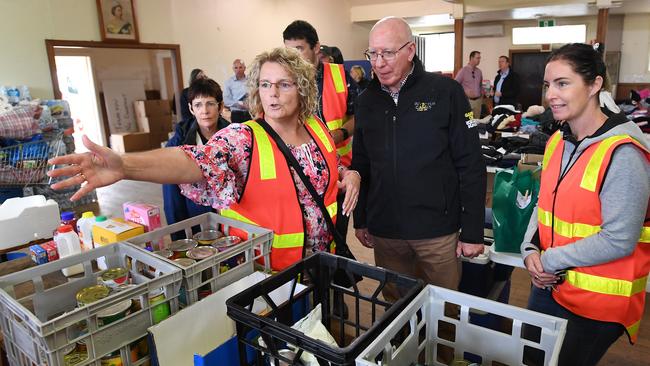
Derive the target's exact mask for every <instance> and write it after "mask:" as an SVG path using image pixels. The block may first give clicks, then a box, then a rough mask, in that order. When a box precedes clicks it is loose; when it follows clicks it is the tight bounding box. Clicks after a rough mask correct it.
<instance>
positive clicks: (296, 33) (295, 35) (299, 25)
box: [282, 20, 318, 48]
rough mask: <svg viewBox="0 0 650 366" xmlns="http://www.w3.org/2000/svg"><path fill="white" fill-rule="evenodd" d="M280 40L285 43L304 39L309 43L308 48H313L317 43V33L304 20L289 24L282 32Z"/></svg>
mask: <svg viewBox="0 0 650 366" xmlns="http://www.w3.org/2000/svg"><path fill="white" fill-rule="evenodd" d="M282 39H283V40H285V41H288V40H292V39H304V40H305V41H306V42H307V43H309V47H311V48H314V46H316V43H318V33H316V29H315V28H314V27H313V26H312V25H311V24H309V23H307V22H306V21H304V20H296V21H294V22H292V23H291V24H289V25H288V26H287V28H285V29H284V32H282Z"/></svg>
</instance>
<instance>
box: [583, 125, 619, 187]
mask: <svg viewBox="0 0 650 366" xmlns="http://www.w3.org/2000/svg"><path fill="white" fill-rule="evenodd" d="M628 137H629V136H625V135H621V136H612V137H609V138H606V139H604V140H603V141H602V142H601V143H600V144H598V148H597V149H596V151H595V152H594V154H593V155H592V156H591V159H589V162H588V163H587V168H586V169H585V173H584V175H583V176H582V181H581V182H580V187H582V188H584V189H586V190H588V191H591V192H596V184H597V183H598V175H599V173H600V166H601V165H602V164H603V159H605V154H607V151H609V148H610V147H612V145H614V144H615V143H617V142H618V141H621V140H623V139H626V138H628Z"/></svg>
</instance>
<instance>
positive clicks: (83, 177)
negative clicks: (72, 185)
mask: <svg viewBox="0 0 650 366" xmlns="http://www.w3.org/2000/svg"><path fill="white" fill-rule="evenodd" d="M78 175H79V176H80V177H81V179H83V181H84V182H86V181H88V179H86V176H85V175H84V173H79V174H78Z"/></svg>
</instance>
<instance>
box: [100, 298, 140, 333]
mask: <svg viewBox="0 0 650 366" xmlns="http://www.w3.org/2000/svg"><path fill="white" fill-rule="evenodd" d="M132 303H133V301H131V299H127V300H124V301H122V302H119V303H117V304H115V305H113V306H111V307H109V308H106V309H104V310H102V311H100V312H98V313H97V323H99V326H100V327H102V326H105V325H108V324H110V323H113V322H115V321H118V320H120V319H124V318H125V317H126V316H127V315H129V310H130V309H131V305H132Z"/></svg>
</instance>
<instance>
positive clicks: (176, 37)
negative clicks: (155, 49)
mask: <svg viewBox="0 0 650 366" xmlns="http://www.w3.org/2000/svg"><path fill="white" fill-rule="evenodd" d="M349 8H350V7H349V5H348V3H347V1H346V0H328V1H320V0H247V1H243V0H237V1H231V0H213V1H207V0H184V1H175V0H138V1H137V2H136V15H137V21H138V29H139V33H140V41H141V42H146V43H174V44H180V45H181V61H182V65H183V78H184V80H185V82H186V83H187V79H188V76H189V73H190V71H191V70H192V69H193V68H195V67H199V68H203V69H205V71H206V72H207V73H208V75H210V76H211V77H213V78H214V79H216V80H217V81H219V82H223V81H225V79H226V78H227V77H229V76H230V75H231V73H232V71H231V70H230V68H231V63H232V60H233V59H235V58H242V59H244V60H246V61H247V62H249V61H250V60H252V59H253V57H254V56H255V55H256V54H257V53H259V52H260V51H262V50H265V49H269V48H272V47H276V46H280V45H282V31H283V30H284V28H285V27H286V26H287V25H288V24H289V23H290V22H291V21H293V20H295V19H304V20H306V21H308V22H310V23H312V24H313V25H314V27H316V29H317V30H318V33H319V36H320V39H321V42H323V43H325V44H328V45H336V46H338V47H339V48H340V49H341V50H342V52H343V55H344V56H345V57H346V58H347V59H359V58H362V56H363V54H362V52H363V50H365V48H366V47H367V43H368V41H367V40H368V31H369V28H368V27H367V26H361V25H356V24H352V23H351V22H350V20H349ZM0 24H2V25H3V29H5V30H15V32H12V33H8V32H6V31H3V32H2V33H0V45H1V46H2V50H3V51H2V54H3V57H0V70H2V71H0V83H1V84H8V85H14V84H16V85H23V84H24V85H28V86H29V87H30V89H31V90H32V95H33V96H34V97H40V98H51V97H52V96H53V92H52V83H51V80H50V74H49V66H48V60H47V55H46V52H45V43H44V40H45V39H67V40H84V41H88V40H92V41H99V40H100V34H99V26H98V21H97V9H96V5H95V1H93V0H0ZM7 50H11V51H10V52H7Z"/></svg>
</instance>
